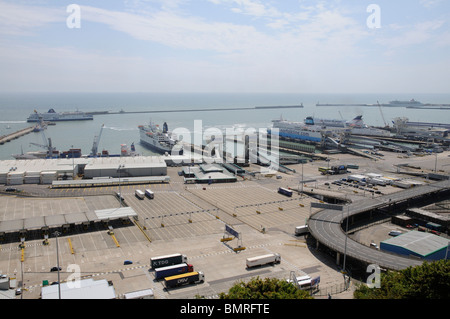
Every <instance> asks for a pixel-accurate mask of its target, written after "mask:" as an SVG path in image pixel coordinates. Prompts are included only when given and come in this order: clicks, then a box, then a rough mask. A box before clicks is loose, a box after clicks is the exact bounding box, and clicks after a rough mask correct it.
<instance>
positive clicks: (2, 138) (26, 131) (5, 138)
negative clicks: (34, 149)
mask: <svg viewBox="0 0 450 319" xmlns="http://www.w3.org/2000/svg"><path fill="white" fill-rule="evenodd" d="M33 129H34V126H30V127H27V128H24V129H21V130H20V131H17V132H14V133H11V134H8V135H3V136H0V145H3V144H5V143H7V142H9V141H12V140H14V139H16V138H19V137H21V136H24V135H27V134H29V133H31V132H33Z"/></svg>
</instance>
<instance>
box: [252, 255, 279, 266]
mask: <svg viewBox="0 0 450 319" xmlns="http://www.w3.org/2000/svg"><path fill="white" fill-rule="evenodd" d="M280 262H281V256H280V254H277V253H274V254H268V255H262V256H257V257H251V258H247V268H252V267H257V266H262V265H266V264H279V263H280Z"/></svg>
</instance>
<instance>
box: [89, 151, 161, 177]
mask: <svg viewBox="0 0 450 319" xmlns="http://www.w3.org/2000/svg"><path fill="white" fill-rule="evenodd" d="M83 172H84V178H86V179H91V178H98V177H112V178H118V177H142V176H166V175H167V164H166V162H165V161H164V159H163V158H162V157H160V156H135V157H122V158H114V157H110V158H95V159H92V160H91V161H89V163H88V164H87V165H86V166H85V167H84V169H83Z"/></svg>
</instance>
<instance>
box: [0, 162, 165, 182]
mask: <svg viewBox="0 0 450 319" xmlns="http://www.w3.org/2000/svg"><path fill="white" fill-rule="evenodd" d="M76 175H80V176H84V178H85V179H93V178H103V177H110V178H118V177H122V178H123V177H143V176H166V175H167V164H166V161H165V159H164V158H163V157H162V156H129V157H99V158H87V157H86V158H75V159H65V158H60V159H34V160H6V161H0V184H4V185H14V186H16V185H23V184H48V185H50V184H52V182H54V181H58V180H72V179H73V176H76Z"/></svg>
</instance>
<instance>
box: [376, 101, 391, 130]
mask: <svg viewBox="0 0 450 319" xmlns="http://www.w3.org/2000/svg"><path fill="white" fill-rule="evenodd" d="M377 104H378V108H379V109H380V113H381V117H382V118H383V122H384V127H389V124H388V123H387V122H386V119H385V118H384V115H383V111H382V110H381V105H380V102H378V101H377Z"/></svg>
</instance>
